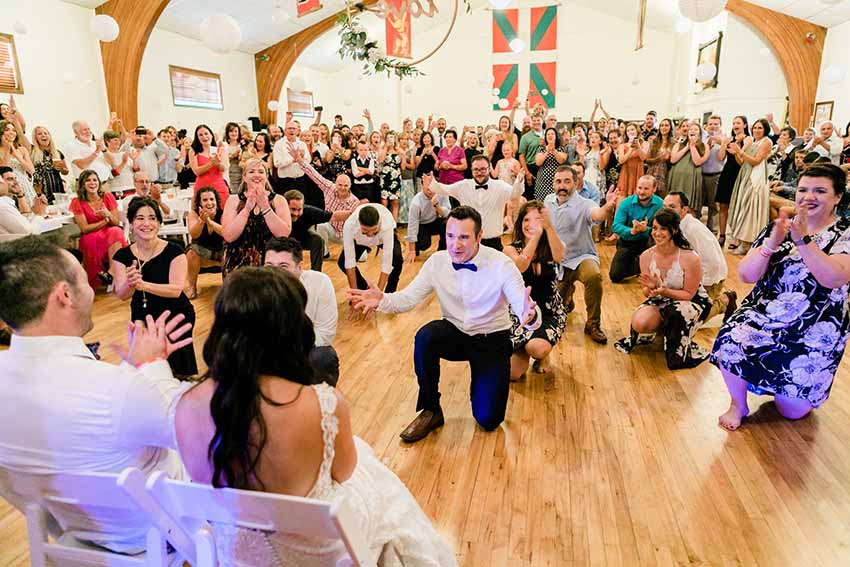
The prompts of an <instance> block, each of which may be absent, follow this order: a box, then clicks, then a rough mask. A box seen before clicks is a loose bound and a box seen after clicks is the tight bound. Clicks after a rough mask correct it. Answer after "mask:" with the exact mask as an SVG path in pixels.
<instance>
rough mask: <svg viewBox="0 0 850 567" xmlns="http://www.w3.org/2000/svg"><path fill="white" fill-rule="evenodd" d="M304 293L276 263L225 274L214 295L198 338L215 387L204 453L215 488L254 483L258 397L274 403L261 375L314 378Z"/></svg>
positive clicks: (262, 429) (259, 446) (260, 425)
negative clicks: (203, 335) (206, 327)
mask: <svg viewBox="0 0 850 567" xmlns="http://www.w3.org/2000/svg"><path fill="white" fill-rule="evenodd" d="M306 303H307V292H306V291H305V289H304V286H302V285H301V282H299V281H298V279H297V278H296V277H295V276H293V275H292V274H290V273H289V272H287V271H286V270H282V269H279V268H251V267H244V268H240V269H238V270H236V271H235V272H233V273H232V274H230V275H229V276H228V277H227V279H226V280H224V285H223V286H222V287H221V291H219V293H218V297H217V298H216V300H215V322H214V323H213V326H212V329H211V330H210V334H209V337H208V338H207V342H206V343H205V344H204V361H205V362H206V363H207V367H208V368H209V370H208V371H207V374H206V376H205V378H212V379H213V380H214V381H215V383H216V387H215V392H214V393H213V396H212V400H211V402H210V414H211V415H212V419H213V422H214V423H215V435H214V436H213V438H212V440H211V441H210V445H209V448H208V450H207V458H209V459H210V460H211V461H212V464H213V476H212V484H213V486H216V487H221V486H229V487H232V488H254V487H255V486H254V485H259V487H260V488H262V486H263V483H262V481H261V480H260V479H259V478H258V477H257V475H256V468H257V463H258V462H259V460H260V455H261V454H262V451H263V447H264V446H265V444H266V424H265V421H264V420H263V415H262V413H261V411H260V408H261V404H262V403H263V402H265V403H267V404H270V405H273V406H280V405H281V404H279V403H278V402H275V401H274V400H271V399H269V398H267V397H266V396H265V395H263V393H262V391H261V390H260V383H259V380H260V376H262V375H265V376H280V377H283V378H286V379H287V380H291V381H293V382H297V383H299V384H305V385H308V384H312V383H313V369H312V367H311V366H310V362H309V361H308V358H307V356H308V354H309V352H310V350H311V349H312V348H313V346H314V344H315V335H314V333H313V324H312V323H311V322H310V319H309V318H308V317H307V315H306V314H305V313H304V306H305V305H306Z"/></svg>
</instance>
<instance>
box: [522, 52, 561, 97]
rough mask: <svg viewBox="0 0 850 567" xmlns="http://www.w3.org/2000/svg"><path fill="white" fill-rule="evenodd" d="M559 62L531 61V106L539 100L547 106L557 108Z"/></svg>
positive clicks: (529, 78)
mask: <svg viewBox="0 0 850 567" xmlns="http://www.w3.org/2000/svg"><path fill="white" fill-rule="evenodd" d="M557 66H558V64H557V63H556V62H555V61H552V62H550V63H531V65H530V66H529V69H528V83H529V91H530V97H529V100H528V104H529V106H531V107H533V106H534V105H535V104H537V103H538V102H540V103H543V105H545V106H546V108H555V89H556V86H557V83H556V76H555V74H556V70H557Z"/></svg>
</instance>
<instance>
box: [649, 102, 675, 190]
mask: <svg viewBox="0 0 850 567" xmlns="http://www.w3.org/2000/svg"><path fill="white" fill-rule="evenodd" d="M674 143H676V140H675V139H674V136H673V121H672V120H670V119H669V118H663V119H662V120H661V122H659V123H658V134H656V135H655V136H650V139H649V141H647V142H646V149H645V152H646V160H645V162H646V173H647V175H651V176H653V177H654V178H655V181H656V186H655V194H656V195H658V196H659V197H661V198H662V199H663V198H664V197H665V196H666V195H667V174H668V172H669V170H670V154H671V153H672V151H673V144H674Z"/></svg>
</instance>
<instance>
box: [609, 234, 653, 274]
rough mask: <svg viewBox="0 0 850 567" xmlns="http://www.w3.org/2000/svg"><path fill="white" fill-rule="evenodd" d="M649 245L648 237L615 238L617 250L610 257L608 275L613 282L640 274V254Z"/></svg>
mask: <svg viewBox="0 0 850 567" xmlns="http://www.w3.org/2000/svg"><path fill="white" fill-rule="evenodd" d="M648 247H649V239H647V238H641V239H640V240H624V239H622V238H619V239H617V252H615V253H614V257H613V258H611V270H610V271H609V272H608V276H609V277H610V278H611V281H612V282H614V283H619V282H621V281H623V280H624V279H626V278H630V277H632V276H636V275H638V274H640V255H641V254H642V253H643V251H644V250H646V249H647V248H648Z"/></svg>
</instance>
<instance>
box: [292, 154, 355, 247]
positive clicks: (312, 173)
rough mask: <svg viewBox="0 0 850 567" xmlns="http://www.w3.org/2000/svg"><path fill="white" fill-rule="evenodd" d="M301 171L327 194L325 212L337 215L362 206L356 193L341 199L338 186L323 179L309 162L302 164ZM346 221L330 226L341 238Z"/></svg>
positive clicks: (332, 223)
mask: <svg viewBox="0 0 850 567" xmlns="http://www.w3.org/2000/svg"><path fill="white" fill-rule="evenodd" d="M301 169H302V170H304V173H306V174H307V177H309V178H310V179H312V180H313V183H315V184H316V186H317V187H318V188H319V189H321V190H322V193H324V194H325V210H326V211H330V212H332V213H335V212H336V211H353V210H354V209H356V208H357V206H358V205H359V204H360V199H358V198H357V196H356V195H355V194H354V193H349V194H348V198H347V199H340V198H339V196H337V193H336V184H334V183H333V182H332V181H329V180H327V179H325V178H324V177H322V176H321V175H320V174H319V172H318V171H316V169H315V168H314V167H313V166H312V165H310V164H309V163H307V162H304V163H302V164H301ZM344 224H345V221H337V222H331V223H330V225H331V227H332V228H333V229H334V232H336V235H337V236H338V237H339V238H342V225H344Z"/></svg>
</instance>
